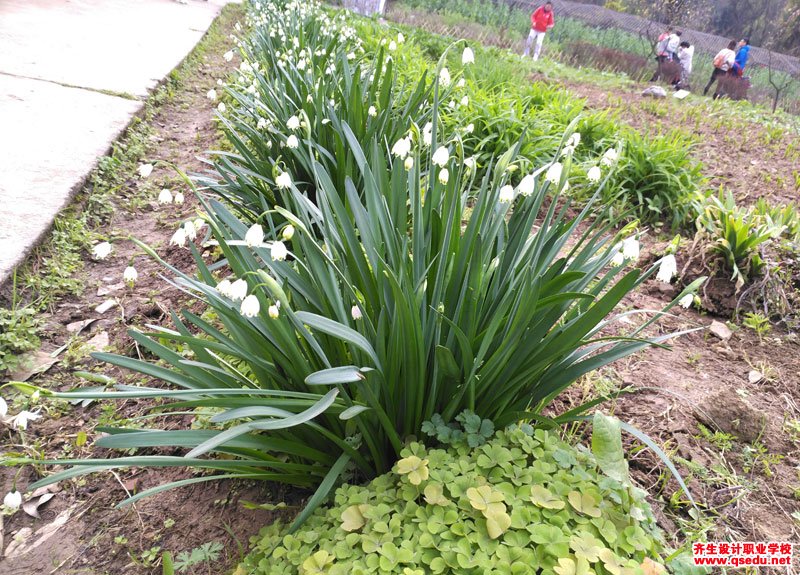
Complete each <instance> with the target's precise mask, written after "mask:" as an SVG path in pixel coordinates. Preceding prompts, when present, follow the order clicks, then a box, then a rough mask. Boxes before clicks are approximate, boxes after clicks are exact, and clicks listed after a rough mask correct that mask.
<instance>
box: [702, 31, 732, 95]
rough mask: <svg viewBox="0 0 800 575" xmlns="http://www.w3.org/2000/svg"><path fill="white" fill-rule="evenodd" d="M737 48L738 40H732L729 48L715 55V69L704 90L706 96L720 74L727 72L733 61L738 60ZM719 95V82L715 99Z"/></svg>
mask: <svg viewBox="0 0 800 575" xmlns="http://www.w3.org/2000/svg"><path fill="white" fill-rule="evenodd" d="M735 49H736V40H731V41H730V43H729V44H728V47H727V48H723V49H722V50H720V51H719V52H718V53H717V55H716V56H714V69H713V70H712V71H711V79H710V80H709V81H708V84H706V88H705V90H703V95H704V96H705V95H706V94H708V90H709V89H710V88H711V84H713V83H714V82H716V81H717V80H718V78H719V77H720V76H724V75H725V74H727V73H728V70H730V69H731V67H732V66H733V63H734V62H735V61H736V52H734V50H735ZM719 96H720V92H719V84H717V91H716V92H715V93H714V99H716V98H719Z"/></svg>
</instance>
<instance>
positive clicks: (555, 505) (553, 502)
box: [530, 485, 566, 509]
mask: <svg viewBox="0 0 800 575" xmlns="http://www.w3.org/2000/svg"><path fill="white" fill-rule="evenodd" d="M530 499H531V503H533V504H534V505H538V506H539V507H544V508H545V509H564V507H565V505H566V504H565V503H564V501H563V500H562V499H561V498H560V497H558V496H556V495H553V493H552V492H551V491H550V490H549V489H547V488H546V487H544V486H543V485H534V486H533V487H531V497H530Z"/></svg>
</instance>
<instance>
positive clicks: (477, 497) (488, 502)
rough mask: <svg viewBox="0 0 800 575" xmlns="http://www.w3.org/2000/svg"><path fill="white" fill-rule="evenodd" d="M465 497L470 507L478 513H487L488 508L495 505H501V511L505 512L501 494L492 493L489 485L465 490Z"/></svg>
mask: <svg viewBox="0 0 800 575" xmlns="http://www.w3.org/2000/svg"><path fill="white" fill-rule="evenodd" d="M467 497H468V498H469V503H470V505H472V507H474V508H475V509H477V510H478V511H487V510H488V509H489V508H490V506H492V505H493V504H497V503H500V504H501V505H503V510H505V505H504V504H503V503H502V502H503V494H502V493H499V492H497V491H494V490H493V489H492V488H491V486H489V485H481V486H480V487H470V488H469V489H467Z"/></svg>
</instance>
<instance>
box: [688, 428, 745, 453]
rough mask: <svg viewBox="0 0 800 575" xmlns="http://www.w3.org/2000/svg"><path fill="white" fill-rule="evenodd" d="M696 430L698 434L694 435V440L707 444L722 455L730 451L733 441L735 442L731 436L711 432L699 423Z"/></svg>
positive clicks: (719, 432)
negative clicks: (701, 440)
mask: <svg viewBox="0 0 800 575" xmlns="http://www.w3.org/2000/svg"><path fill="white" fill-rule="evenodd" d="M697 428H698V429H699V431H700V434H699V435H696V436H695V438H696V439H703V440H705V441H707V442H709V443H710V444H711V445H713V446H714V447H716V448H717V449H718V450H719V451H720V452H722V453H725V452H726V451H730V449H731V448H732V447H733V443H734V441H736V438H735V437H734V436H733V435H730V434H728V433H723V432H721V431H711V430H710V429H708V428H707V427H706V426H704V425H703V424H701V423H698V424H697Z"/></svg>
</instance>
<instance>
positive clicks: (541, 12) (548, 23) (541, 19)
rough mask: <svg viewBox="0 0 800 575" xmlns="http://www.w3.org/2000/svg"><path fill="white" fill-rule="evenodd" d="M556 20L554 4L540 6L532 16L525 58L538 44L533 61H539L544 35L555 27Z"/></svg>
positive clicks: (547, 3)
mask: <svg viewBox="0 0 800 575" xmlns="http://www.w3.org/2000/svg"><path fill="white" fill-rule="evenodd" d="M555 23H556V22H555V19H554V18H553V3H552V2H545V3H544V5H542V6H539V7H538V8H537V9H536V10H535V11H534V12H533V14H531V32H530V34H528V40H527V42H525V54H524V55H525V56H527V55H528V54H530V53H531V44H533V43H534V41H535V42H536V49H535V50H534V51H533V61H534V62H535V61H536V60H538V59H539V53H540V52H541V51H542V42H544V35H545V33H546V32H548V31H550V30H551V29H552V28H553V26H555Z"/></svg>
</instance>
